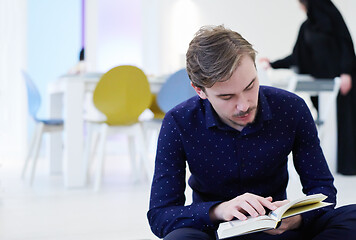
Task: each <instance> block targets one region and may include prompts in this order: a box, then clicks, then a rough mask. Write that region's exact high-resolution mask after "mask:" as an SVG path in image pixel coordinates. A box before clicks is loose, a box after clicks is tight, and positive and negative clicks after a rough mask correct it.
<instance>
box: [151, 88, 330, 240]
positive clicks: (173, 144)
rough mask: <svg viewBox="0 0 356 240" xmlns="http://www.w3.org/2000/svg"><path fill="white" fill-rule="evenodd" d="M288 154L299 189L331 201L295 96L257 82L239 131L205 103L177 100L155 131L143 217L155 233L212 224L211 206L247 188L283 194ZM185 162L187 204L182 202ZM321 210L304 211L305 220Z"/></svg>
mask: <svg viewBox="0 0 356 240" xmlns="http://www.w3.org/2000/svg"><path fill="white" fill-rule="evenodd" d="M290 152H293V161H294V166H295V168H296V170H297V172H298V174H299V175H300V180H301V183H302V186H303V192H304V193H305V194H307V195H309V194H314V193H324V194H325V195H327V196H329V197H328V199H327V201H328V202H333V203H335V202H336V189H335V187H334V185H333V180H334V179H333V177H332V175H331V173H330V171H329V168H328V166H327V163H326V161H325V158H324V155H323V152H322V150H321V148H320V141H319V138H318V135H317V130H316V126H315V123H314V121H313V118H312V116H311V113H310V111H309V109H308V107H307V105H306V103H305V102H304V100H303V99H301V98H300V97H298V96H297V95H295V94H293V93H290V92H287V91H284V90H281V89H277V88H272V87H265V86H261V87H260V91H259V100H258V111H257V114H256V119H255V121H254V123H251V124H249V125H247V126H246V127H244V128H243V129H242V131H241V132H240V131H238V130H235V129H234V128H231V127H229V126H228V125H226V124H225V123H223V122H222V121H221V120H220V118H219V117H218V115H217V114H216V112H215V110H214V109H213V107H212V105H211V104H210V102H209V101H208V100H203V99H200V98H199V97H198V96H195V97H193V98H191V99H189V100H187V101H185V102H183V103H181V104H180V105H178V106H176V107H175V108H173V109H172V110H171V111H169V112H168V113H167V114H166V116H165V118H164V120H163V123H162V128H161V131H160V134H159V139H158V147H157V155H156V162H155V173H154V177H153V182H152V189H151V198H150V210H149V212H148V214H147V215H148V220H149V223H150V226H151V229H152V231H153V233H155V234H156V235H157V236H158V237H164V236H165V235H167V234H168V233H169V232H171V231H173V230H174V229H177V228H183V227H191V228H196V229H199V230H202V231H209V230H212V229H216V227H217V224H218V223H217V222H212V221H211V220H210V218H209V209H210V208H211V207H212V206H214V205H215V204H217V203H220V202H221V201H227V200H230V199H232V198H234V197H237V196H239V195H241V194H244V193H247V192H249V193H253V194H257V195H260V196H263V197H268V196H272V197H273V200H274V201H277V200H284V199H286V197H287V196H286V187H287V184H288V172H287V160H288V155H289V153H290ZM186 164H187V165H188V167H189V170H190V172H191V176H190V178H189V185H190V187H191V188H192V190H193V203H192V204H191V205H186V206H185V195H184V191H185V187H186V181H185V179H186V178H185V174H186ZM321 211H323V210H316V211H312V212H309V213H305V214H303V222H304V223H306V222H308V221H311V220H312V219H313V218H314V217H316V216H317V215H318V214H320V212H321Z"/></svg>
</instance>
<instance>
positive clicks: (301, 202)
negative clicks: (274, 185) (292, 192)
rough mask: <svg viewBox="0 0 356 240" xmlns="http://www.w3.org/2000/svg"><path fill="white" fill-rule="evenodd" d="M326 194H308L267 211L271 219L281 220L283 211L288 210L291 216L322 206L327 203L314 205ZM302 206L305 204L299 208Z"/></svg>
mask: <svg viewBox="0 0 356 240" xmlns="http://www.w3.org/2000/svg"><path fill="white" fill-rule="evenodd" d="M326 198H327V196H325V195H324V194H320V193H319V194H314V195H309V196H305V197H302V198H299V199H296V200H294V201H291V202H289V203H287V204H286V205H283V206H281V207H279V208H277V209H276V210H274V211H272V212H270V213H269V216H270V217H271V218H273V219H275V220H276V221H279V220H281V219H282V218H286V217H285V216H284V213H285V212H286V211H287V210H288V211H289V210H290V213H289V214H288V216H289V217H290V216H293V215H296V214H299V213H303V212H306V211H310V210H312V209H316V208H320V207H324V206H327V205H330V204H327V205H314V204H316V203H320V202H321V201H323V200H324V199H326ZM303 206H307V207H305V208H301V207H303ZM292 209H294V211H292Z"/></svg>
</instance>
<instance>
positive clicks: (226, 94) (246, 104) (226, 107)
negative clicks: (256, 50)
mask: <svg viewBox="0 0 356 240" xmlns="http://www.w3.org/2000/svg"><path fill="white" fill-rule="evenodd" d="M193 87H194V89H195V91H196V92H197V93H198V95H199V96H200V97H201V98H202V99H208V100H209V102H210V103H211V105H212V106H213V108H214V109H215V111H216V113H217V114H218V115H219V117H220V119H221V120H222V121H223V122H224V123H226V124H227V125H229V126H230V127H232V128H235V129H237V130H239V131H241V130H242V129H243V128H244V127H245V126H246V125H247V124H249V123H252V122H253V121H254V120H255V117H256V113H257V104H258V91H259V82H258V78H257V71H256V67H255V65H254V62H253V60H252V59H251V58H250V57H249V56H243V57H242V59H241V62H240V65H239V66H238V68H237V69H236V70H235V72H234V73H233V74H232V76H231V78H230V79H228V80H227V81H224V82H217V83H215V84H214V85H213V86H212V87H210V88H205V92H204V91H203V90H202V89H200V88H198V87H195V86H193Z"/></svg>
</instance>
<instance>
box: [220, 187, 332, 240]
mask: <svg viewBox="0 0 356 240" xmlns="http://www.w3.org/2000/svg"><path fill="white" fill-rule="evenodd" d="M326 198H327V196H325V195H324V194H321V193H319V194H314V195H309V196H305V197H302V198H299V199H297V200H294V201H291V202H289V203H288V204H286V205H283V206H281V207H279V208H277V209H276V210H274V211H271V212H270V213H269V214H268V215H264V216H258V217H251V216H248V217H247V220H244V221H242V220H232V221H228V222H223V223H220V225H219V228H218V230H217V234H218V237H219V239H224V238H228V237H232V236H238V235H244V234H249V233H254V232H259V231H265V230H269V229H273V228H276V227H277V226H278V223H279V222H280V221H281V219H283V218H287V217H291V216H294V215H298V214H301V213H304V212H308V211H311V210H314V209H318V208H322V207H325V206H328V205H331V204H332V203H327V202H323V200H325V199H326Z"/></svg>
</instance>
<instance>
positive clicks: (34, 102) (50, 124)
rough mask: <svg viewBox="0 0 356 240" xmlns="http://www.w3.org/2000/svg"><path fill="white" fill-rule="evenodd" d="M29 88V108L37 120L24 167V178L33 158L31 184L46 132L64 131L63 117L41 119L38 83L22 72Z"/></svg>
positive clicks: (22, 175)
mask: <svg viewBox="0 0 356 240" xmlns="http://www.w3.org/2000/svg"><path fill="white" fill-rule="evenodd" d="M22 74H23V77H24V80H25V83H26V89H27V101H28V110H29V114H30V116H31V117H32V119H33V120H34V121H35V123H36V126H35V133H34V134H33V137H32V141H31V143H30V146H29V150H28V153H27V157H26V160H25V164H24V166H23V168H22V174H21V177H22V179H24V178H25V175H26V171H27V168H28V165H29V163H30V161H31V159H32V168H31V173H30V185H32V183H33V180H34V175H35V171H36V164H37V160H38V153H39V150H40V147H41V142H42V137H43V134H44V133H51V132H60V131H63V120H62V119H39V118H38V117H37V112H38V110H39V108H40V105H41V96H40V94H39V92H38V90H37V87H36V85H35V84H34V82H33V81H32V79H31V78H30V76H29V75H28V74H27V73H26V72H22Z"/></svg>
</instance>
